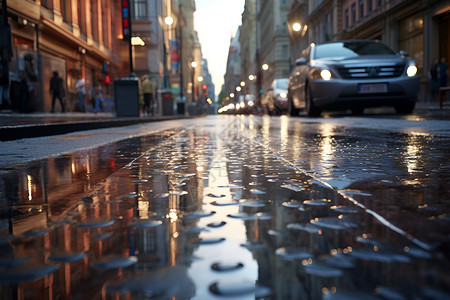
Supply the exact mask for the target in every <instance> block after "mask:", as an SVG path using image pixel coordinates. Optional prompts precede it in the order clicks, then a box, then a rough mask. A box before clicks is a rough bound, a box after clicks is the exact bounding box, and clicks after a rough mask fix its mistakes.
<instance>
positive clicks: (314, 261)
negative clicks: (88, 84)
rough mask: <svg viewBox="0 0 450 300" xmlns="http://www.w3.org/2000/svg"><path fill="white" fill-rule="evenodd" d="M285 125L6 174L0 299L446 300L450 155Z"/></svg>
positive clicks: (174, 135)
mask: <svg viewBox="0 0 450 300" xmlns="http://www.w3.org/2000/svg"><path fill="white" fill-rule="evenodd" d="M287 120H288V119H287V118H284V119H283V118H278V119H276V121H272V123H270V122H269V121H268V119H264V118H256V117H255V118H244V117H242V118H240V117H229V118H221V119H217V121H212V120H208V121H205V122H203V123H200V124H199V125H192V126H187V127H185V128H183V129H169V130H164V131H161V132H158V133H153V134H151V135H147V136H141V137H134V138H131V139H127V140H122V141H118V142H115V143H112V144H107V145H105V146H102V147H97V148H94V149H90V150H84V151H79V152H74V153H70V154H64V155H62V156H58V157H52V158H48V159H44V160H40V161H37V162H33V163H29V164H24V165H22V166H17V167H16V168H11V169H10V170H8V172H5V173H3V174H2V175H1V176H0V182H1V187H2V189H1V192H2V194H1V204H2V206H1V208H2V214H1V220H0V221H1V223H0V224H1V233H2V234H1V236H0V252H1V253H2V255H1V256H0V282H1V288H0V295H1V297H2V299H68V298H70V299H255V298H257V299H302V300H303V299H304V300H309V299H450V292H449V286H450V275H449V272H448V269H449V266H450V265H449V249H450V248H449V239H450V231H449V229H448V228H449V220H450V219H449V217H448V212H449V204H448V200H449V194H448V193H449V192H448V188H447V187H444V186H445V185H446V184H448V182H449V178H450V175H449V174H450V167H449V165H448V161H449V154H448V153H447V152H446V151H445V146H443V147H441V146H442V144H445V145H448V144H450V140H449V139H448V138H440V139H437V140H436V139H435V138H430V137H426V136H412V135H408V134H397V135H395V140H396V142H395V143H394V142H391V140H388V142H386V140H383V141H382V142H381V143H380V142H379V141H375V140H374V137H376V136H377V135H378V133H377V132H375V133H372V134H371V135H370V136H365V137H363V136H364V135H360V134H359V133H360V132H346V131H345V130H343V129H342V128H340V127H338V126H334V127H333V126H328V127H327V126H326V125H323V126H319V125H317V124H314V123H310V124H301V123H300V122H298V123H294V122H291V124H289V122H288V121H287ZM356 136H358V138H356ZM392 136H393V134H391V135H390V138H392ZM398 137H402V138H401V139H398ZM437 144H441V146H439V147H438V146H437ZM425 146H426V147H427V149H432V150H433V152H432V153H431V152H430V153H425V152H424V151H423V150H422V149H424V148H423V147H425ZM411 147H412V148H411ZM408 155H409V156H408ZM369 159H370V161H371V162H372V163H371V165H368V164H367V161H369ZM434 160H435V161H434ZM396 162H398V164H397V163H396Z"/></svg>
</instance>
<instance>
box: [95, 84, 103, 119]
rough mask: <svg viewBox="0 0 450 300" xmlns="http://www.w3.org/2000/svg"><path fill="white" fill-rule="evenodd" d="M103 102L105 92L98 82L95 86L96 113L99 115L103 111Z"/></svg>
mask: <svg viewBox="0 0 450 300" xmlns="http://www.w3.org/2000/svg"><path fill="white" fill-rule="evenodd" d="M102 102H103V91H102V86H101V85H100V82H98V81H97V82H96V83H95V84H94V113H97V112H98V111H99V110H101V111H103V107H102Z"/></svg>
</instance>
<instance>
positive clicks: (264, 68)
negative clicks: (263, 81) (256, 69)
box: [261, 64, 269, 71]
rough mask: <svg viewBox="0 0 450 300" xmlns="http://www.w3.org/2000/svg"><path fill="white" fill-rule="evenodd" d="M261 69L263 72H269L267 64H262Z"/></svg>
mask: <svg viewBox="0 0 450 300" xmlns="http://www.w3.org/2000/svg"><path fill="white" fill-rule="evenodd" d="M261 69H263V70H264V71H267V70H269V65H268V64H263V65H262V66H261Z"/></svg>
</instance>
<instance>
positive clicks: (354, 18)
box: [352, 3, 356, 24]
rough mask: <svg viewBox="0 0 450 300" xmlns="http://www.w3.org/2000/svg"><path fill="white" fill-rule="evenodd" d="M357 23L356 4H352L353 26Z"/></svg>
mask: <svg viewBox="0 0 450 300" xmlns="http://www.w3.org/2000/svg"><path fill="white" fill-rule="evenodd" d="M354 23H356V3H353V4H352V24H354Z"/></svg>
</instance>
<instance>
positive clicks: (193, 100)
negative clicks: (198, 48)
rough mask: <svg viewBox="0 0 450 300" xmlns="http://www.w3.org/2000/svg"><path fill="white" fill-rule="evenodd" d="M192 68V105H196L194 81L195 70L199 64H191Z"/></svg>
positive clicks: (194, 62)
mask: <svg viewBox="0 0 450 300" xmlns="http://www.w3.org/2000/svg"><path fill="white" fill-rule="evenodd" d="M191 67H192V86H191V88H192V104H194V103H195V97H194V91H195V89H194V82H195V80H194V77H195V68H196V67H197V62H196V61H193V62H191Z"/></svg>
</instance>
